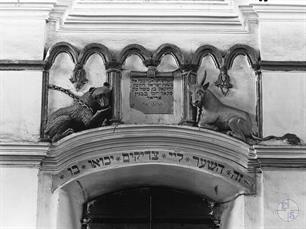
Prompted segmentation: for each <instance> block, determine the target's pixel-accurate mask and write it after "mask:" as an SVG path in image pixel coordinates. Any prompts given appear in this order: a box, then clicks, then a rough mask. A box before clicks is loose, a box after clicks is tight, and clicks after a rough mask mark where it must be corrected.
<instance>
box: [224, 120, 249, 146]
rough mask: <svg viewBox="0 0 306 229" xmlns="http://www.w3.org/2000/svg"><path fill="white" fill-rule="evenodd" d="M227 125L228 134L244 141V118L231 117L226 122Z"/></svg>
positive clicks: (245, 126)
mask: <svg viewBox="0 0 306 229" xmlns="http://www.w3.org/2000/svg"><path fill="white" fill-rule="evenodd" d="M228 126H229V128H230V130H231V131H229V132H228V134H229V135H231V136H233V137H235V138H238V139H240V140H241V141H244V142H246V136H245V129H246V128H247V122H246V120H244V119H242V118H232V119H230V120H229V122H228Z"/></svg>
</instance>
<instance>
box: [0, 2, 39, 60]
mask: <svg viewBox="0 0 306 229" xmlns="http://www.w3.org/2000/svg"><path fill="white" fill-rule="evenodd" d="M0 7H1V6H0ZM0 31H1V38H0V59H12V60H33V59H34V60H41V59H42V58H43V52H44V42H45V21H44V20H37V19H30V20H29V19H28V17H24V15H22V14H21V15H19V16H15V17H14V16H13V15H10V16H8V18H7V17H5V18H1V17H0Z"/></svg>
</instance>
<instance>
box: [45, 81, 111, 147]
mask: <svg viewBox="0 0 306 229" xmlns="http://www.w3.org/2000/svg"><path fill="white" fill-rule="evenodd" d="M49 88H50V89H53V90H59V91H61V92H63V93H65V94H68V95H69V96H70V97H72V98H73V99H74V103H73V105H71V106H68V107H63V108H60V109H58V110H56V111H55V112H53V113H51V114H50V115H49V117H48V121H47V124H46V128H45V131H44V132H45V135H46V136H47V137H48V138H49V140H51V142H56V141H58V140H60V139H61V138H63V137H65V136H67V135H69V134H72V133H74V132H78V131H81V130H85V129H90V128H96V127H100V126H102V125H107V124H109V122H110V119H111V115H112V104H111V96H112V90H111V88H110V85H109V84H108V83H104V85H103V86H102V87H97V88H95V87H92V88H90V89H89V91H88V92H86V93H85V94H84V95H82V96H81V97H78V96H76V95H74V94H73V93H72V92H71V91H69V90H67V89H64V88H61V87H58V86H55V85H50V86H49Z"/></svg>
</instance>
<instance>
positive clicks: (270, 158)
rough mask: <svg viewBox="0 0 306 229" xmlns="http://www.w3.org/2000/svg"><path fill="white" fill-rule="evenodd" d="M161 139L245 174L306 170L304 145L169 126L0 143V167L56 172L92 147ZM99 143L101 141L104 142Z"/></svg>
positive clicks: (110, 129) (120, 128)
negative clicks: (263, 170) (219, 160)
mask: <svg viewBox="0 0 306 229" xmlns="http://www.w3.org/2000/svg"><path fill="white" fill-rule="evenodd" d="M163 136H166V137H167V139H168V141H169V143H173V144H178V143H180V142H178V139H186V141H189V143H196V144H195V146H194V149H196V150H201V149H205V150H207V149H209V150H208V151H209V152H210V153H211V152H214V151H215V154H219V156H220V157H222V158H224V159H227V160H231V161H233V162H235V163H238V164H239V165H240V166H242V167H244V168H245V169H247V170H249V172H252V171H254V169H256V168H266V167H269V168H306V145H300V146H290V145H254V146H248V145H246V144H245V143H243V142H240V141H238V140H237V139H234V138H231V137H229V136H227V135H224V134H221V133H218V132H214V131H209V130H205V129H198V128H194V127H187V126H170V125H120V126H110V127H102V128H97V129H91V130H87V131H82V132H80V133H77V134H73V135H71V136H68V137H66V138H64V139H62V140H60V141H59V142H57V143H56V144H54V145H50V144H49V143H39V142H38V143H19V142H16V143H13V142H12V143H0V166H12V167H15V166H22V167H28V166H30V167H33V166H34V167H36V166H40V164H41V161H42V160H44V165H43V169H44V170H45V169H46V170H50V171H56V170H57V169H56V167H58V166H60V167H61V166H63V164H67V163H69V162H70V160H73V159H75V157H78V156H82V153H81V151H82V152H83V151H84V152H85V151H86V152H88V153H91V152H92V148H95V147H98V148H96V149H103V147H106V148H107V149H109V147H110V146H111V145H112V144H114V146H115V147H119V148H120V147H121V146H122V144H123V145H124V144H128V145H131V147H133V143H131V138H135V139H139V142H140V144H147V142H150V141H151V142H152V141H153V140H154V141H153V142H158V141H159V140H162V139H163ZM101 139H105V142H103V141H101ZM158 139H159V140H158ZM97 144H98V145H97ZM120 144H121V146H120ZM154 144H155V143H154ZM182 144H184V143H182ZM114 146H112V147H114ZM207 147H209V148H207ZM220 147H221V148H220ZM206 148H207V149H206ZM78 152H79V153H78ZM83 156H85V155H83Z"/></svg>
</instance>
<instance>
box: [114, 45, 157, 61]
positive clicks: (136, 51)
mask: <svg viewBox="0 0 306 229" xmlns="http://www.w3.org/2000/svg"><path fill="white" fill-rule="evenodd" d="M131 55H137V56H139V57H140V59H141V60H142V61H143V63H144V64H145V65H146V62H148V61H150V60H151V56H152V53H151V52H150V51H149V50H147V49H146V48H145V47H143V46H142V45H139V44H130V45H128V46H126V47H125V48H124V49H123V50H122V51H121V52H120V54H119V58H118V60H119V63H121V64H124V62H125V60H126V59H127V58H128V57H129V56H131Z"/></svg>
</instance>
